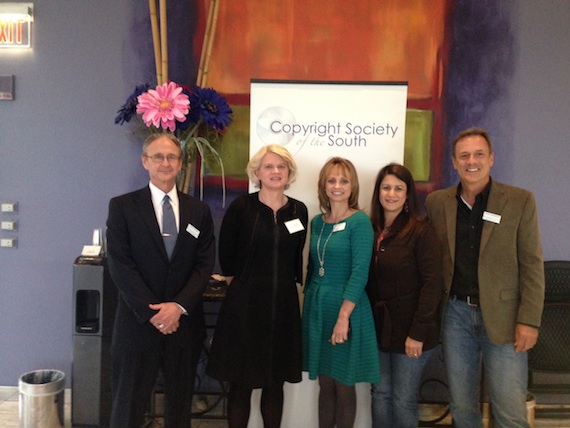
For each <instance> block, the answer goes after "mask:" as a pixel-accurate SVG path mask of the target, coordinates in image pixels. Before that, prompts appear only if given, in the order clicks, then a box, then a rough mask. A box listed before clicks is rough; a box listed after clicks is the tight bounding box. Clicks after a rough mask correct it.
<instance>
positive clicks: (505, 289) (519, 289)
mask: <svg viewBox="0 0 570 428" xmlns="http://www.w3.org/2000/svg"><path fill="white" fill-rule="evenodd" d="M456 194H457V186H454V187H450V188H448V189H444V190H438V191H435V192H433V193H431V194H430V195H428V197H427V201H426V208H427V212H428V216H429V218H430V220H431V222H432V224H433V225H434V227H435V229H436V232H437V235H438V237H439V238H440V240H441V244H442V263H443V279H444V286H445V290H444V293H445V294H444V299H443V302H444V304H443V308H445V304H446V303H447V300H448V299H449V293H450V290H451V283H452V281H453V267H454V261H455V231H456V220H457V198H456ZM486 212H487V213H490V215H488V216H485V217H484V218H489V220H484V221H483V231H482V232H481V247H480V249H479V267H478V271H477V272H478V277H479V300H480V305H481V312H482V315H483V322H484V324H485V329H486V330H487V334H488V336H489V338H490V340H491V341H492V342H493V343H495V344H504V343H513V342H514V340H515V326H516V324H517V323H522V324H526V325H530V326H535V327H539V326H540V321H541V317H542V309H543V304H544V261H543V255H542V244H541V241H540V232H539V228H538V216H537V210H536V202H535V199H534V196H533V194H532V193H531V192H529V191H527V190H524V189H520V188H517V187H512V186H507V185H505V184H501V183H498V182H496V181H493V182H492V184H491V190H490V193H489V200H488V202H487V209H486ZM494 215H496V216H494ZM498 216H500V217H498Z"/></svg>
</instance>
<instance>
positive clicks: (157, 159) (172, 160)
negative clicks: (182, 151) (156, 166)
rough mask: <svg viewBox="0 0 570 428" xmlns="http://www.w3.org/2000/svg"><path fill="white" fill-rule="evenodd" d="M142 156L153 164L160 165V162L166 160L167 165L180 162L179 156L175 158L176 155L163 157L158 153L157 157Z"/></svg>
mask: <svg viewBox="0 0 570 428" xmlns="http://www.w3.org/2000/svg"><path fill="white" fill-rule="evenodd" d="M144 156H145V157H147V158H149V159H150V160H151V161H153V162H154V163H162V162H164V159H166V160H167V161H168V163H175V162H178V161H179V160H180V156H176V155H167V156H164V155H163V154H162V153H159V154H157V155H152V156H148V155H144Z"/></svg>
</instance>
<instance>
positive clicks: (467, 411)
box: [426, 128, 544, 428]
mask: <svg viewBox="0 0 570 428" xmlns="http://www.w3.org/2000/svg"><path fill="white" fill-rule="evenodd" d="M452 160H453V166H454V168H455V169H456V171H457V173H458V175H459V177H460V180H461V182H460V184H459V185H458V186H454V187H451V188H449V189H445V190H439V191H436V192H433V193H432V194H430V195H428V198H427V203H426V207H427V210H428V215H429V217H430V219H431V221H432V223H433V225H434V227H435V228H436V232H437V234H438V236H439V238H440V240H441V242H442V250H443V251H442V253H443V254H442V262H443V277H444V285H445V295H444V311H443V323H442V340H443V351H444V357H445V364H446V368H447V374H448V378H449V390H450V394H451V403H450V404H451V406H450V407H451V414H452V416H453V421H454V426H456V427H459V428H465V427H469V428H470V427H474V428H475V427H476V428H482V427H483V423H482V416H481V412H480V408H479V405H478V401H479V387H480V381H479V378H480V377H479V364H480V362H481V358H482V359H483V367H484V369H485V374H486V381H487V384H488V388H489V397H490V401H491V406H492V412H493V416H494V419H495V425H496V426H499V427H529V424H528V422H527V418H526V414H527V410H526V395H527V376H528V374H527V373H528V372H527V353H526V351H528V350H529V349H531V348H532V347H533V346H534V345H535V344H536V341H537V338H538V328H539V327H540V322H541V316H542V308H543V302H544V270H543V256H542V246H541V242H540V233H539V230H538V218H537V211H536V203H535V200H534V196H533V195H532V193H530V192H528V191H526V190H523V189H520V188H516V187H512V186H507V185H505V184H501V183H498V182H496V181H494V180H492V179H491V175H490V171H491V167H492V166H493V164H494V153H493V147H492V143H491V139H490V137H489V135H488V133H487V132H486V131H485V130H483V129H480V128H470V129H467V130H465V131H463V132H461V133H460V134H459V135H458V136H457V138H456V139H455V141H454V142H453V147H452Z"/></svg>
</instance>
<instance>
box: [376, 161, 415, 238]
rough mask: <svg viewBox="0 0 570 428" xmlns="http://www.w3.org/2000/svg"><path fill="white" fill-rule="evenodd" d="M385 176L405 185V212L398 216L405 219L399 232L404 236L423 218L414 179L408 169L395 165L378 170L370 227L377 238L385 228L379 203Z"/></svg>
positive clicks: (382, 209) (391, 164)
mask: <svg viewBox="0 0 570 428" xmlns="http://www.w3.org/2000/svg"><path fill="white" fill-rule="evenodd" d="M387 175H393V176H394V177H396V178H398V179H399V180H402V181H403V182H404V183H406V204H407V210H406V209H405V210H404V211H403V212H402V213H400V215H404V216H406V217H407V222H406V225H405V226H404V227H403V229H402V231H401V234H403V235H405V234H407V233H408V232H410V231H411V230H412V229H413V228H414V226H415V224H416V223H417V222H418V221H422V219H423V216H422V214H421V211H420V203H419V199H418V194H417V192H416V185H415V183H414V177H413V176H412V173H411V172H410V170H409V169H408V168H406V167H405V166H404V165H400V164H397V163H390V164H388V165H386V166H385V167H384V168H382V169H381V170H380V172H379V173H378V176H377V177H376V183H375V184H374V193H373V194H372V203H371V209H370V219H371V220H372V227H373V228H374V233H375V234H376V236H378V235H379V234H380V233H381V232H382V229H384V227H385V217H384V208H383V207H382V204H381V203H380V186H381V185H382V180H384V177H386V176H387Z"/></svg>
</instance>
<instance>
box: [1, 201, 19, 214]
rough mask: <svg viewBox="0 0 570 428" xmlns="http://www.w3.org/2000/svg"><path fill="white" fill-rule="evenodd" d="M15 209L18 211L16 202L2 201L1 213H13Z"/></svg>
mask: <svg viewBox="0 0 570 428" xmlns="http://www.w3.org/2000/svg"><path fill="white" fill-rule="evenodd" d="M16 211H18V203H17V202H2V212H3V213H15V212H16Z"/></svg>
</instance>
